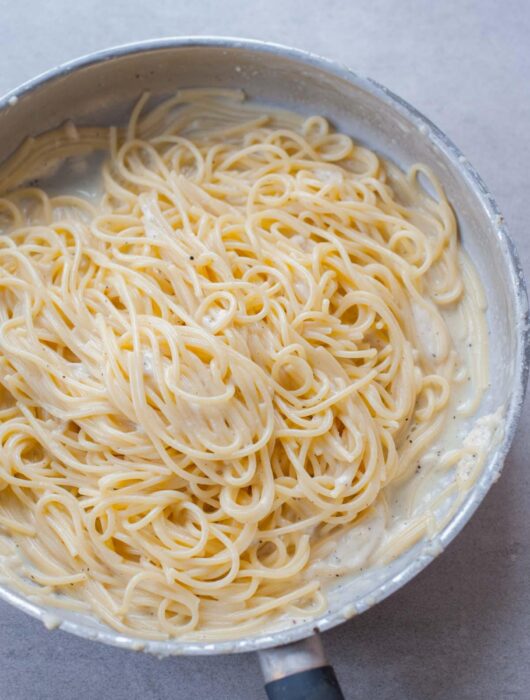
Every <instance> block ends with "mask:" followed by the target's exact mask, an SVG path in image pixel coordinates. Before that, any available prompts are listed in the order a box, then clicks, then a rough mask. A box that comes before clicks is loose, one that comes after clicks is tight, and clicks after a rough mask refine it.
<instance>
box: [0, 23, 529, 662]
mask: <svg viewBox="0 0 530 700" xmlns="http://www.w3.org/2000/svg"><path fill="white" fill-rule="evenodd" d="M195 47H196V48H201V47H202V48H217V49H224V50H228V49H234V48H241V49H245V50H248V51H250V52H254V53H272V54H275V55H281V56H282V57H284V58H287V59H291V60H293V61H295V62H298V63H301V64H304V65H306V66H309V67H313V68H318V69H320V70H322V71H324V72H327V73H330V74H332V75H334V76H336V77H338V78H341V79H343V80H345V81H346V82H348V83H350V84H353V85H356V86H358V87H360V88H361V89H363V90H364V91H366V92H368V93H369V94H371V95H372V96H374V97H375V98H377V99H378V100H380V101H381V102H383V103H386V104H387V105H388V106H390V107H391V108H392V109H394V110H395V111H397V112H399V113H400V114H401V115H402V116H404V117H405V118H406V119H408V120H409V121H411V122H413V123H414V124H416V125H418V126H419V129H420V132H421V133H422V138H426V139H429V140H430V141H431V142H432V143H433V144H434V145H435V146H436V147H437V148H438V149H439V150H440V151H441V153H442V154H443V155H444V156H445V157H446V158H448V159H449V161H450V162H451V163H452V165H453V166H454V167H455V168H456V170H458V172H459V174H460V175H461V176H462V177H463V178H464V180H465V181H466V184H467V186H468V187H469V188H471V190H473V193H474V194H475V195H476V196H477V198H478V199H479V200H480V202H481V204H482V206H483V207H484V208H485V211H486V214H487V217H488V219H489V220H490V221H491V229H489V230H488V235H491V233H492V232H493V234H494V235H496V237H497V239H498V241H499V243H500V247H501V251H502V255H503V258H504V263H505V264H506V266H507V268H508V270H509V280H508V284H509V287H510V291H511V296H512V299H513V302H514V309H515V319H514V321H515V333H516V356H515V358H514V392H513V394H512V396H511V398H510V401H509V404H508V406H507V410H506V417H505V431H504V435H503V438H502V441H501V444H500V445H499V447H498V448H497V450H496V452H495V455H494V456H493V458H492V459H491V461H489V462H488V464H487V466H486V468H485V469H484V471H483V473H482V474H481V476H480V477H479V479H478V480H477V482H476V484H475V486H474V487H473V489H472V490H471V491H470V492H469V494H468V496H467V498H466V499H465V500H464V501H463V503H462V504H461V506H460V507H459V509H458V511H457V513H456V514H455V516H454V517H453V519H452V520H451V521H450V522H449V523H448V524H447V525H446V526H445V527H444V528H443V529H442V531H441V532H440V533H439V535H438V536H437V542H438V543H439V544H440V547H441V549H445V547H446V546H447V545H448V544H449V543H450V542H451V541H452V540H453V539H454V538H455V537H456V536H457V535H458V533H459V532H460V531H461V530H462V528H463V527H464V525H465V524H466V523H467V522H468V521H469V520H470V518H471V517H472V515H473V514H474V512H475V510H476V509H477V508H478V506H479V504H480V503H481V502H482V500H483V499H484V497H485V495H486V493H487V492H488V491H489V489H490V487H491V486H492V484H493V483H494V482H495V481H496V480H497V478H498V476H499V474H500V472H501V470H502V468H503V464H504V460H505V458H506V455H507V453H508V450H509V448H510V446H511V444H512V441H513V438H514V435H515V431H516V428H517V423H518V420H519V417H520V414H521V410H522V406H523V400H524V395H525V391H526V384H527V379H528V371H529V365H530V326H529V323H528V321H529V318H528V298H527V292H526V283H525V278H524V273H523V270H522V266H521V262H520V259H519V256H518V253H517V250H516V247H515V244H514V243H513V241H512V240H511V238H510V236H509V234H508V231H507V229H506V226H505V224H504V219H503V217H502V215H501V213H500V210H499V208H498V206H497V204H496V202H495V200H494V198H493V196H492V195H491V193H490V192H489V190H488V189H487V187H486V185H485V184H484V182H483V181H482V179H481V177H480V175H479V174H478V173H477V171H476V170H475V168H474V167H473V166H472V165H471V164H470V163H469V161H468V160H467V159H466V158H465V157H464V156H463V154H462V152H461V151H460V149H459V148H458V147H457V146H456V145H455V144H454V143H453V142H452V141H451V140H450V139H449V138H448V137H447V136H446V135H445V134H444V132H443V131H441V130H440V129H439V128H438V127H437V126H435V125H434V124H433V123H432V122H431V121H430V120H429V119H428V118H426V117H425V116H424V115H423V114H421V113H420V112H419V111H418V110H417V109H415V108H414V107H413V106H412V105H410V104H409V103H408V102H406V101H405V100H403V99H402V98H401V97H399V96H398V95H396V94H394V93H393V92H392V91H390V90H388V89H387V88H386V87H384V86H383V85H381V84H379V83H378V82H376V81H374V80H372V79H371V78H367V77H362V76H360V75H359V74H357V73H355V72H353V71H352V70H350V69H349V68H348V67H347V66H345V65H343V64H341V63H338V62H335V61H332V60H330V59H327V58H324V57H321V56H319V55H317V54H315V53H311V52H308V51H303V50H300V49H293V48H290V47H288V46H284V45H281V44H276V43H272V42H265V41H259V40H253V39H243V38H238V37H218V36H185V37H166V38H162V39H150V40H147V41H141V42H132V43H127V44H122V45H119V46H116V47H111V48H108V49H105V50H102V51H97V52H95V53H90V54H87V55H84V56H81V57H80V58H77V59H74V60H72V61H68V62H66V63H62V64H60V65H59V66H57V67H56V68H52V69H51V70H48V71H46V72H44V73H41V74H40V75H38V76H36V77H35V78H32V79H30V80H28V81H26V82H24V83H22V84H21V85H20V86H19V87H17V88H15V89H14V90H11V91H10V92H8V93H7V94H6V95H4V97H2V98H0V110H3V109H5V108H8V107H9V106H11V105H12V104H13V102H16V101H17V100H18V99H20V98H21V97H23V96H24V95H26V94H28V93H30V92H32V91H34V90H38V89H40V88H43V87H45V86H46V85H47V84H49V83H51V82H53V81H55V80H57V79H59V78H61V77H62V76H65V75H68V74H70V73H73V72H75V71H78V70H80V69H82V68H86V67H89V66H92V65H95V64H98V63H101V62H104V61H108V60H112V59H117V58H120V57H123V56H127V55H131V54H140V53H145V52H156V51H160V50H164V49H179V48H195ZM424 549H425V548H424ZM435 556H437V553H436V552H432V551H431V552H426V551H424V552H423V553H422V554H421V555H420V556H419V557H417V558H416V559H414V560H413V561H411V562H409V563H408V565H407V566H405V567H404V568H403V569H401V570H400V571H398V572H397V573H396V574H394V575H393V576H392V577H391V578H389V579H388V580H387V581H385V582H384V583H382V584H380V585H379V586H378V587H377V588H376V590H375V591H372V593H371V594H370V595H369V596H365V597H364V598H361V599H360V601H358V602H357V604H356V606H355V607H353V606H351V605H345V606H343V607H342V608H341V609H339V610H337V611H335V612H333V613H329V614H324V615H323V616H320V617H318V618H315V619H313V620H310V621H308V622H304V623H301V624H297V625H294V626H292V627H291V628H287V629H280V630H278V631H275V632H268V633H265V634H261V635H259V636H256V637H252V638H248V639H247V638H243V639H236V640H226V641H215V642H210V641H204V642H202V641H193V642H191V641H179V640H178V639H170V640H164V641H150V640H149V641H148V640H142V639H140V638H138V637H133V636H128V635H123V634H121V633H118V632H116V631H114V630H112V629H111V628H110V627H102V628H95V627H92V626H88V625H84V624H83V623H81V622H77V621H74V620H69V619H63V620H60V619H59V617H57V619H58V620H59V625H58V626H59V627H60V629H62V630H64V631H67V632H70V633H73V634H76V635H77V636H80V637H84V638H88V639H95V640H98V641H101V642H104V643H106V644H111V645H113V646H118V647H122V648H127V649H132V650H140V649H141V650H145V651H148V652H150V653H154V654H156V655H159V656H170V655H183V654H190V655H210V654H222V653H231V652H247V651H254V650H259V649H265V648H268V647H272V646H277V645H283V644H287V643H289V642H294V641H297V640H300V639H303V638H305V637H307V636H310V635H311V634H312V633H313V631H314V630H319V631H323V630H326V629H330V628H332V627H334V626H336V625H338V624H340V623H341V622H344V621H345V620H347V619H348V618H350V617H352V616H353V615H355V614H357V613H360V612H364V611H365V610H367V609H368V608H369V607H371V606H372V605H374V604H376V603H378V602H380V601H382V600H384V599H385V598H386V597H388V596H389V595H390V594H391V593H393V592H395V591H396V590H398V589H399V588H401V587H402V586H403V585H405V584H406V583H407V582H408V581H410V580H411V579H412V578H413V577H414V576H416V574H418V573H419V572H420V571H422V570H423V569H424V568H425V567H426V566H427V565H428V564H429V563H430V562H431V561H432V560H433V559H434V558H435ZM0 599H3V600H5V601H6V602H7V603H10V604H11V605H13V606H15V607H17V608H19V609H21V610H23V611H24V612H26V613H28V614H30V615H31V616H33V617H35V618H38V619H40V620H41V621H42V622H43V623H44V624H47V623H48V625H51V624H52V623H50V611H49V609H45V608H43V607H41V606H40V605H38V604H36V603H34V602H32V601H30V600H28V599H26V598H25V597H24V596H22V595H20V594H19V593H16V592H14V591H12V590H10V589H8V588H5V587H4V586H2V585H0ZM54 614H55V613H54ZM57 615H59V612H58V613H57ZM52 622H53V626H55V620H53V621H52Z"/></svg>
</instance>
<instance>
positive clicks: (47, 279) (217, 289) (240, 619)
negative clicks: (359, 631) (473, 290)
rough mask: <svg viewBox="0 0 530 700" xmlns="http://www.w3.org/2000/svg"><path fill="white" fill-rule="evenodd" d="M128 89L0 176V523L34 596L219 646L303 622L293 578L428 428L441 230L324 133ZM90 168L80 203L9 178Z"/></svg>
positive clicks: (316, 600) (450, 299) (228, 103)
mask: <svg viewBox="0 0 530 700" xmlns="http://www.w3.org/2000/svg"><path fill="white" fill-rule="evenodd" d="M147 97H148V96H145V98H142V100H140V102H139V103H138V105H137V107H136V108H135V110H134V111H133V113H132V117H131V120H130V122H129V124H128V126H127V128H125V129H115V128H110V129H107V128H81V127H77V128H76V127H75V126H74V125H73V124H67V125H65V126H64V127H61V128H60V129H58V130H57V131H54V132H50V133H48V134H44V135H42V136H39V137H37V138H36V139H33V140H31V141H30V142H28V143H27V144H26V145H25V146H24V147H23V148H22V149H20V150H19V151H18V152H17V153H16V154H15V156H13V158H12V159H11V160H10V161H8V162H7V163H6V164H4V166H3V168H2V171H1V172H0V177H1V180H0V181H1V182H2V183H3V187H4V195H3V197H2V199H0V222H1V223H2V226H3V230H4V235H2V236H0V527H1V528H3V530H4V531H5V532H7V533H8V534H9V535H10V537H11V538H12V540H13V541H14V542H16V544H17V547H18V549H19V552H20V553H21V556H22V561H23V562H24V565H23V571H24V574H25V576H26V579H30V580H32V581H33V582H34V584H35V586H36V588H35V586H33V585H31V584H29V583H27V584H24V585H27V586H29V587H30V588H29V590H31V591H32V594H33V595H36V594H37V593H36V591H37V590H39V591H40V592H41V594H42V595H50V596H52V598H53V595H55V594H59V600H63V603H62V604H64V598H61V596H67V597H68V600H71V601H72V605H76V606H77V608H78V609H81V610H89V611H92V612H93V613H95V614H96V615H97V616H98V617H99V618H100V619H102V620H103V621H104V622H106V623H108V624H109V625H111V626H112V627H114V628H115V629H117V630H119V631H122V632H130V633H133V634H139V635H141V636H142V637H147V638H153V639H158V638H165V637H168V636H171V637H173V636H182V635H193V634H196V635H202V637H201V638H207V637H210V638H222V637H226V636H230V635H233V634H239V633H242V632H243V631H248V630H253V629H256V628H258V627H259V626H261V625H263V624H265V623H266V622H267V621H270V620H271V619H274V618H275V617H277V616H279V615H289V616H291V617H294V618H299V617H303V616H308V615H314V614H317V613H318V612H321V611H322V610H324V609H325V606H326V599H325V596H324V594H323V592H322V583H321V580H320V579H319V578H318V577H316V578H314V577H311V576H309V575H308V569H309V568H310V567H311V566H312V565H313V564H314V563H315V562H316V561H318V559H319V557H321V556H322V553H323V552H324V551H325V549H326V543H329V542H330V541H335V540H336V539H337V538H340V536H341V534H342V533H344V532H347V531H348V530H350V529H351V528H353V527H355V526H356V523H357V522H358V520H359V518H362V517H363V516H364V515H366V514H367V513H368V512H369V511H370V508H371V507H372V506H373V505H374V503H376V502H377V501H378V499H379V498H380V497H381V494H382V493H384V489H385V487H386V486H387V485H388V484H389V483H391V482H392V481H395V480H396V479H407V478H411V474H412V473H413V472H414V471H415V469H416V464H417V460H418V456H419V455H421V454H423V453H424V452H425V450H426V449H427V448H428V447H429V446H430V445H431V444H432V443H433V441H434V439H435V438H436V437H437V435H438V434H439V433H440V431H441V430H442V427H443V425H444V421H445V418H446V413H447V407H448V405H449V401H450V397H451V392H452V387H453V385H454V382H455V381H456V378H457V372H458V365H459V363H458V358H457V354H456V352H455V350H454V346H453V341H452V339H451V336H450V333H449V331H448V328H447V324H446V321H445V320H444V317H443V315H442V313H441V310H442V309H444V308H447V307H449V306H451V305H456V304H458V303H459V301H460V299H461V297H462V293H463V283H462V279H461V273H460V265H459V249H458V243H457V230H456V224H455V218H454V215H453V212H452V210H451V207H450V206H449V204H448V202H447V200H446V197H445V195H444V192H443V191H442V189H441V187H440V185H439V184H438V182H437V180H436V178H435V177H434V176H433V174H432V173H431V172H430V171H429V170H428V169H427V168H425V167H423V166H421V165H417V166H414V167H413V168H411V169H410V171H409V172H408V173H406V174H404V173H402V172H401V171H400V170H398V168H396V167H395V166H393V165H392V164H389V163H386V162H384V161H382V160H381V159H380V158H379V157H378V156H377V155H376V154H375V153H373V152H372V151H370V150H368V149H366V148H363V147H361V146H360V145H357V144H355V143H354V142H353V141H352V140H351V139H350V138H349V137H348V136H346V135H344V134H340V133H337V132H335V131H333V130H332V129H331V128H330V126H329V124H328V123H327V121H326V120H325V119H323V118H322V117H310V118H303V117H301V116H298V115H296V114H291V113H288V112H283V111H280V110H272V109H267V108H265V107H263V106H260V105H256V104H252V103H245V102H244V100H243V95H242V93H240V92H238V91H222V90H188V91H182V92H180V93H179V94H178V95H177V96H176V97H174V98H172V99H170V100H167V101H166V102H164V103H162V104H160V105H159V106H157V107H155V108H154V109H152V110H151V111H148V112H147V113H146V115H145V116H142V115H143V113H144V112H145V103H146V101H147ZM94 150H102V151H105V152H106V159H105V162H104V165H103V166H102V170H101V178H100V180H101V186H102V195H101V198H100V199H90V198H83V197H79V196H73V195H71V194H64V195H59V196H51V195H49V194H47V193H46V189H45V188H44V189H41V188H40V187H37V186H30V185H29V184H28V183H29V182H30V181H31V180H32V179H34V178H39V177H43V176H44V175H46V174H47V173H48V174H49V173H50V172H51V171H52V170H53V169H54V168H56V167H57V166H58V165H60V163H61V162H62V161H64V159H65V158H74V157H80V156H83V155H86V154H88V153H91V152H93V151H94ZM420 177H421V178H425V179H427V180H428V182H429V183H430V184H429V187H430V188H432V194H428V193H427V192H426V191H425V190H424V189H423V188H422V187H421V186H420V183H419V182H418V180H419V178H420ZM425 318H427V319H428V328H429V332H430V333H431V334H432V335H433V337H434V336H435V342H434V347H435V348H436V350H435V352H433V351H432V345H433V344H432V343H430V344H429V348H428V349H427V347H426V344H425V343H424V342H423V341H422V332H424V331H422V328H421V326H422V323H423V321H422V319H425Z"/></svg>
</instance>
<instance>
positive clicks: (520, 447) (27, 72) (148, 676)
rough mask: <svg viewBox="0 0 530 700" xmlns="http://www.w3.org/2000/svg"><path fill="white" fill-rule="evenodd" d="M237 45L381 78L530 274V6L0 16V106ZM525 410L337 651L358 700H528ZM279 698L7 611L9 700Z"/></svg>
mask: <svg viewBox="0 0 530 700" xmlns="http://www.w3.org/2000/svg"><path fill="white" fill-rule="evenodd" d="M179 34H218V35H232V36H235V35H239V36H246V37H251V38H258V39H266V40H271V41H276V42H280V43H285V44H289V45H292V46H296V47H300V48H304V49H310V50H312V51H315V52H317V53H321V54H323V55H326V56H329V57H330V58H334V59H338V60H340V61H344V62H345V63H347V64H349V65H350V66H351V67H352V68H353V69H355V70H358V71H359V72H360V73H363V74H367V75H370V76H371V77H373V78H375V79H376V80H378V81H379V82H381V83H383V84H384V85H386V86H388V87H389V88H391V89H392V90H394V91H395V92H397V93H398V94H399V95H401V96H403V97H404V98H405V99H407V100H409V101H410V102H411V103H412V104H414V105H415V106H416V107H418V108H419V109H420V110H421V111H422V112H424V113H425V114H426V115H427V116H428V117H430V118H431V119H432V120H433V121H434V122H435V123H436V124H438V125H439V126H440V127H441V128H442V129H443V130H444V131H446V132H447V134H448V135H449V136H450V137H451V138H452V139H453V140H454V141H455V142H456V143H457V144H458V145H459V146H460V148H462V150H463V151H464V153H465V154H466V155H467V157H468V158H469V159H470V161H471V162H472V163H473V164H474V165H475V166H476V167H477V168H478V171H479V172H480V173H481V174H482V176H483V178H484V179H485V181H486V182H487V183H488V185H489V187H490V189H491V190H492V192H493V193H494V195H495V196H496V198H497V201H498V202H499V205H500V207H501V209H502V211H503V212H504V214H505V216H506V219H507V222H508V225H509V227H510V229H511V232H512V235H513V237H514V239H515V240H516V242H517V244H518V246H519V251H520V253H521V256H522V260H523V265H524V266H525V269H526V271H527V272H528V271H529V269H530V242H529V240H528V226H529V220H528V198H529V179H530V177H529V176H530V166H529V161H530V80H529V78H530V43H529V42H530V39H529V37H530V2H527V1H526V0H519V1H518V0H505V1H504V2H502V3H501V2H495V1H494V0H449V1H446V2H442V1H441V0H440V1H438V2H436V1H434V0H433V1H431V2H429V1H428V0H425V1H421V0H395V1H392V0H370V2H359V1H358V0H350V1H349V2H346V1H344V2H339V1H335V0H325V1H322V2H315V1H314V0H304V1H301V0H292V1H290V0H267V1H266V2H251V1H247V2H245V1H243V0H224V1H223V2H219V1H215V0H212V1H210V0H208V1H201V0H195V1H194V2H188V1H186V2H184V1H183V0H157V2H149V3H147V2H141V1H140V0H126V1H125V0H89V1H88V2H84V3H80V2H75V1H74V2H72V0H48V1H47V2H42V1H41V0H17V2H11V3H9V4H8V3H7V2H3V3H2V10H1V12H0V55H1V56H2V69H1V70H0V93H3V92H5V91H7V90H8V89H10V88H13V87H15V86H16V85H17V84H19V83H20V82H22V81H24V80H26V79H28V78H30V77H32V76H33V75H36V74H38V73H40V72H42V71H44V70H46V69H48V68H51V67H53V66H54V65H56V64H58V63H60V62H62V61H65V60H68V59H71V58H73V57H76V56H78V55H81V54H84V53H88V52H90V51H94V50H97V49H102V48H105V47H107V46H110V45H115V44H120V43H125V42H130V41H135V40H139V39H147V38H153V37H157V36H169V35H179ZM529 418H530V405H528V404H527V406H526V410H525V414H524V416H523V419H522V424H521V427H520V429H519V433H518V436H517V438H516V440H515V443H514V445H513V448H512V450H511V453H510V456H509V457H508V460H507V463H506V467H505V471H504V474H503V476H502V478H501V480H500V481H499V482H498V484H497V485H496V486H495V487H494V488H493V490H492V492H491V493H490V494H489V496H488V497H487V498H486V501H485V502H484V504H483V505H482V506H481V508H480V510H479V512H478V513H477V514H476V516H475V517H474V518H473V520H472V522H471V523H470V524H469V525H468V526H467V527H466V528H465V530H464V532H463V533H462V534H461V535H460V536H459V537H458V539H457V541H455V542H454V543H453V544H452V545H451V546H450V547H449V549H448V551H446V552H445V553H444V554H443V555H442V556H441V557H439V558H438V559H437V560H436V561H435V562H434V563H433V564H432V565H431V566H430V567H429V568H428V569H427V570H426V571H424V572H423V573H422V574H421V575H420V576H418V577H417V578H416V579H415V580H414V581H413V582H412V583H410V584H409V585H408V586H406V587H405V589H403V590H401V591H399V592H398V593H397V594H395V595H394V596H392V597H391V598H390V599H388V600H386V601H385V602H383V603H381V604H380V605H378V606H376V607H375V608H374V609H372V610H370V611H369V612H367V613H365V614H364V615H362V616H361V617H359V618H358V619H356V620H353V621H351V622H349V623H347V624H345V625H343V626H342V627H339V628H338V629H335V630H333V631H331V632H328V633H326V634H325V635H324V642H325V645H326V647H327V651H328V654H329V657H330V658H331V659H332V660H333V662H334V664H335V668H336V670H337V674H338V676H339V679H340V681H341V682H342V684H343V687H344V689H345V693H346V696H347V698H359V699H360V698H363V700H365V699H368V700H371V699H372V698H377V699H378V700H387V699H388V700H390V699H392V700H396V699H399V700H401V699H402V698H404V699H407V700H424V699H430V700H455V699H456V698H458V699H459V700H468V699H469V700H471V699H475V698H477V699H479V698H480V700H489V699H490V698H491V699H494V698H495V699H502V700H505V699H511V698H516V699H518V700H519V699H520V700H523V699H526V698H528V697H530V548H529V547H528V539H529V534H530V528H529V525H528V520H529V518H528V514H529V513H530V471H529V469H528V454H529V452H530V438H529V434H528V430H527V428H526V426H527V425H528V422H529ZM210 697H215V698H216V700H224V699H226V700H228V699H230V700H248V699H250V698H257V699H258V700H259V699H261V698H265V693H264V691H263V689H262V681H261V678H260V674H259V669H258V664H257V660H256V658H255V656H253V655H244V656H238V657H216V658H175V659H168V660H165V661H158V660H156V659H153V658H148V657H144V656H142V655H137V654H134V653H133V652H125V651H120V650H117V649H112V648H107V647H104V646H102V645H98V644H95V643H92V642H85V641H83V640H81V639H77V638H75V637H73V636H70V635H66V634H65V633H62V632H60V631H59V632H53V633H51V632H47V631H46V630H45V629H44V628H43V627H42V626H41V625H40V623H37V622H36V621H34V620H32V619H30V618H29V617H27V616H25V615H24V614H23V613H21V612H18V611H17V610H14V609H11V608H10V607H8V606H7V605H5V604H3V603H2V604H0V700H29V699H30V698H31V699H35V698H36V699H37V700H48V698H49V699H50V700H51V699H52V698H53V699H54V700H70V698H75V699H76V700H92V699H95V698H103V699H106V698H112V699H113V700H136V698H141V699H142V700H158V699H162V698H163V699H165V698H178V699H180V698H182V699H186V700H195V699H196V698H197V699H202V698H210Z"/></svg>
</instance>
